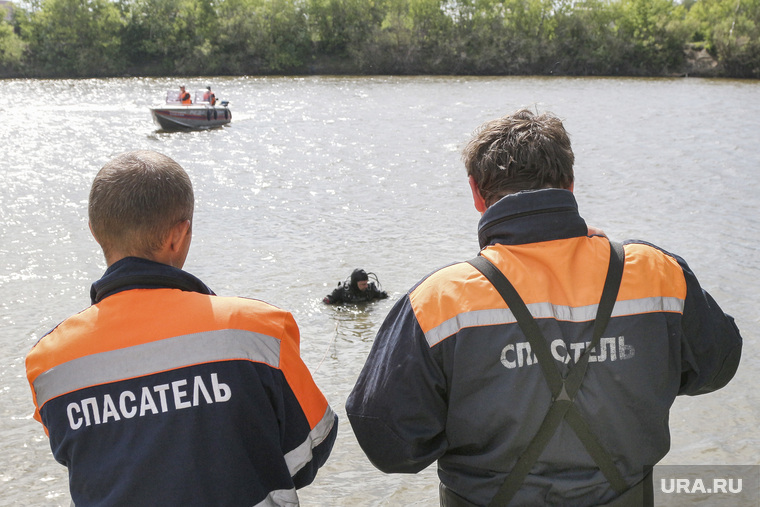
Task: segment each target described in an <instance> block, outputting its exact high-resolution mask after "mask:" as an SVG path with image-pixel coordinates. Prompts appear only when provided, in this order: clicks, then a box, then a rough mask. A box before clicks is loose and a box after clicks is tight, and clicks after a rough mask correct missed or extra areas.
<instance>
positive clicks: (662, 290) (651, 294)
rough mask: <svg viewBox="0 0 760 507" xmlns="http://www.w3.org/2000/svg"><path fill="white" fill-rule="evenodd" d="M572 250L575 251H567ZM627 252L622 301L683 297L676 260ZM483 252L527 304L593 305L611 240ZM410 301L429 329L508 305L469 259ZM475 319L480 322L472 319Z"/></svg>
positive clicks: (643, 249)
mask: <svg viewBox="0 0 760 507" xmlns="http://www.w3.org/2000/svg"><path fill="white" fill-rule="evenodd" d="M568 251H571V252H572V254H571V255H568ZM625 251H626V259H625V268H624V271H623V280H622V282H621V287H620V292H619V294H618V301H627V300H639V299H642V300H643V299H647V298H658V299H662V300H671V299H672V300H680V301H683V300H684V298H685V297H686V281H685V279H684V277H683V272H682V270H681V268H680V266H679V265H678V262H677V261H676V260H675V259H673V258H672V257H670V256H669V255H666V254H664V253H662V252H660V251H658V250H654V249H652V248H651V247H649V246H646V245H639V244H630V245H626V246H625ZM482 255H483V256H485V257H486V258H488V260H490V261H491V262H493V263H494V264H495V265H496V266H497V267H498V268H499V269H500V270H502V272H503V273H504V274H505V275H506V276H507V278H508V279H509V280H510V282H511V283H512V284H513V285H514V286H515V288H516V289H517V291H518V292H519V293H520V296H521V297H522V299H523V300H524V301H525V304H526V305H529V306H530V305H537V304H541V303H551V305H554V306H556V307H566V308H583V307H594V306H595V305H597V304H598V303H599V296H600V294H601V290H602V286H603V285H604V279H605V276H606V270H607V263H608V259H609V243H608V241H607V240H606V239H605V238H600V237H591V238H588V237H580V238H571V239H565V240H556V241H548V242H544V243H532V244H527V245H509V246H506V245H495V246H489V247H487V248H486V249H484V250H483V252H482ZM642 280H646V281H647V282H648V283H642ZM409 299H410V302H411V305H412V308H413V310H414V313H415V315H416V317H417V320H418V322H419V324H420V327H421V328H422V331H423V332H424V333H428V331H430V330H431V329H434V328H436V327H437V326H439V325H440V324H442V323H443V322H446V321H449V320H451V319H456V318H457V316H459V315H462V314H465V313H469V312H478V311H483V310H493V309H505V308H506V303H504V301H503V300H502V298H501V297H500V296H499V294H498V293H497V292H496V290H495V289H493V287H492V286H491V284H490V283H489V282H488V281H487V280H486V279H485V277H483V276H482V275H481V274H480V273H479V272H478V271H477V270H475V268H473V267H472V266H470V265H469V264H467V263H459V264H455V265H453V266H449V267H446V268H443V269H441V270H439V271H438V272H436V273H434V274H432V275H431V276H430V277H428V279H427V280H425V281H424V282H423V283H422V284H421V285H420V286H418V287H417V288H416V289H415V290H414V291H412V293H411V294H410V295H409ZM671 306H672V307H673V308H678V305H675V306H673V305H671ZM635 307H636V305H633V306H632V308H635ZM663 311H671V310H663ZM590 319H593V316H591V317H590ZM473 320H474V321H477V319H469V320H468V322H472V321H473Z"/></svg>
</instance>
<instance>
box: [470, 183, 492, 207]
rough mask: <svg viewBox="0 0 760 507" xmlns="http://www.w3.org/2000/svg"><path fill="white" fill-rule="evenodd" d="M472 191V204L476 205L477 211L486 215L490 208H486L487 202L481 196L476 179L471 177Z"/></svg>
mask: <svg viewBox="0 0 760 507" xmlns="http://www.w3.org/2000/svg"><path fill="white" fill-rule="evenodd" d="M470 190H472V202H473V204H475V209H476V210H478V211H479V212H480V213H485V211H486V209H487V208H488V206H486V200H485V199H483V196H482V195H481V194H480V189H479V188H478V184H477V183H475V178H473V177H472V176H470Z"/></svg>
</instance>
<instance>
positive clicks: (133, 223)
mask: <svg viewBox="0 0 760 507" xmlns="http://www.w3.org/2000/svg"><path fill="white" fill-rule="evenodd" d="M194 206H195V197H194V194H193V185H192V183H191V181H190V177H189V176H188V175H187V173H186V172H185V170H184V169H183V168H182V167H181V166H180V165H179V164H178V163H177V162H175V161H174V160H172V159H171V158H169V157H167V156H166V155H162V154H161V153H158V152H155V151H131V152H127V153H122V154H121V155H118V156H117V157H116V158H114V159H113V160H111V161H109V162H108V163H107V164H106V165H104V166H103V167H102V168H101V169H100V171H99V172H98V174H97V175H96V176H95V180H94V181H93V182H92V188H91V189H90V199H89V207H88V212H89V219H90V227H91V228H92V232H93V234H94V235H95V238H96V239H97V240H98V243H100V246H101V247H102V248H103V252H104V253H105V254H106V257H108V255H109V252H111V251H114V250H117V251H120V252H129V253H130V255H137V256H141V257H146V258H150V257H151V254H152V253H153V252H155V251H157V250H158V249H159V248H160V247H161V245H162V243H163V241H164V239H165V237H166V235H167V233H168V232H169V230H170V229H171V228H172V227H173V226H174V225H176V224H177V223H179V222H182V221H184V220H191V221H192V218H193V208H194Z"/></svg>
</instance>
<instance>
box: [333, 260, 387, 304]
mask: <svg viewBox="0 0 760 507" xmlns="http://www.w3.org/2000/svg"><path fill="white" fill-rule="evenodd" d="M370 274H371V275H372V277H373V278H374V279H375V281H374V282H370V281H369V275H368V274H367V272H366V271H364V270H363V269H360V268H357V269H355V270H354V271H353V273H351V278H350V281H349V280H348V279H347V280H346V281H344V282H338V286H337V287H336V288H335V290H334V291H332V293H331V294H329V295H327V296H325V297H324V298H323V299H322V302H324V303H327V304H336V303H365V302H367V301H372V300H373V299H385V298H387V297H388V293H387V292H385V291H384V290H382V289H380V288H378V285H380V281H379V280H378V279H377V276H376V275H375V274H374V273H370ZM375 282H377V284H375Z"/></svg>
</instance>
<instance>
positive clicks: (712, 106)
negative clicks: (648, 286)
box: [0, 77, 760, 506]
mask: <svg viewBox="0 0 760 507" xmlns="http://www.w3.org/2000/svg"><path fill="white" fill-rule="evenodd" d="M2 83H3V88H4V92H5V93H4V96H5V98H6V101H4V102H3V103H2V104H0V118H2V122H0V181H1V182H2V185H0V233H1V237H2V243H0V259H2V262H1V263H0V435H2V438H0V462H2V466H0V505H68V503H69V498H68V492H67V480H66V473H65V469H64V468H63V467H62V466H60V465H58V464H57V463H56V462H55V461H54V460H53V458H52V455H51V453H50V449H49V446H48V441H47V438H46V437H45V435H44V433H43V430H42V427H41V426H40V425H39V424H38V423H37V422H35V421H34V420H33V419H32V418H31V413H32V402H31V395H30V392H29V388H28V385H27V384H26V380H25V374H24V356H25V355H26V353H27V351H28V350H29V348H31V346H32V345H33V344H34V343H35V341H36V340H37V339H38V337H39V336H40V335H42V334H43V333H45V332H46V331H47V330H48V329H50V328H52V327H53V326H55V325H56V324H57V323H58V322H59V321H60V320H62V319H64V318H65V317H67V316H68V315H69V314H71V313H74V312H77V311H79V310H81V309H83V308H84V307H86V306H87V305H88V304H89V299H88V293H89V285H90V283H91V282H92V281H93V280H95V279H97V278H99V277H100V275H101V274H102V272H103V270H104V269H105V263H104V261H103V259H102V256H101V254H100V251H99V249H98V247H97V245H96V243H95V242H94V241H93V240H92V238H91V237H90V235H89V231H88V228H87V216H86V203H87V194H88V191H89V186H90V183H91V181H92V178H93V176H94V175H95V173H96V172H97V170H98V169H99V168H100V167H101V166H102V165H103V164H104V163H105V162H106V161H108V160H109V159H110V158H112V157H113V156H114V155H116V154H118V153H120V152H123V151H126V150H131V149H153V150H157V151H161V152H163V153H166V154H168V155H169V156H171V157H173V158H174V159H176V160H177V161H178V162H179V163H180V164H182V165H183V166H184V167H185V168H186V170H187V171H188V173H189V174H190V176H191V178H192V179H193V182H194V185H195V192H196V199H197V204H196V215H195V223H194V239H193V245H192V247H191V252H190V256H189V258H188V261H187V264H186V266H185V268H186V269H187V270H188V271H190V272H192V273H194V274H195V275H197V276H199V277H200V278H201V279H202V280H204V281H205V282H206V283H207V284H208V285H209V286H211V287H212V288H213V289H214V290H215V291H216V292H217V293H218V294H220V295H244V296H249V297H254V298H260V299H264V300H267V301H269V302H271V303H274V304H276V305H278V306H281V307H283V308H286V309H288V310H290V311H292V312H293V313H294V315H295V317H296V320H297V321H298V323H299V325H300V327H301V335H302V353H303V356H304V359H305V361H306V363H307V365H308V366H309V368H310V369H311V371H312V373H313V374H314V378H315V379H316V381H317V383H318V384H319V385H320V387H321V388H322V389H323V391H324V392H325V394H326V395H327V397H328V399H329V400H330V402H331V404H332V405H333V407H334V408H335V409H336V411H337V412H338V415H339V417H340V418H341V425H340V431H339V436H338V441H337V443H336V446H335V449H334V451H333V454H332V457H331V459H330V461H329V462H328V464H327V465H326V466H325V467H324V469H323V470H322V471H321V472H320V474H319V476H318V478H317V480H316V482H315V484H314V485H313V486H311V487H309V488H307V489H305V490H302V492H301V493H300V496H301V500H302V503H303V504H304V505H320V506H323V505H324V506H327V505H347V506H348V505H350V506H376V505H389V506H396V505H420V506H435V505H437V478H436V474H435V470H434V467H430V468H428V470H426V471H425V472H423V473H422V474H418V475H416V476H385V475H383V474H381V473H379V472H377V471H376V470H375V469H374V468H373V467H372V466H371V465H370V463H369V462H368V461H367V460H366V458H365V457H364V455H363V454H362V453H361V450H360V449H359V447H358V445H357V443H356V441H355V439H354V437H353V434H352V433H351V430H350V427H349V425H348V422H347V420H346V417H345V412H344V408H343V404H344V402H345V399H346V396H347V395H348V392H349V391H350V388H351V387H352V385H353V382H354V380H355V379H356V376H357V375H358V373H359V370H360V368H361V366H362V364H363V362H364V359H365V357H366V355H367V353H368V351H369V348H370V346H371V343H372V340H373V338H374V335H375V333H376V331H377V329H378V327H379V325H380V323H381V322H382V319H383V317H384V316H385V315H386V314H387V312H388V310H389V309H390V307H391V305H392V304H393V302H394V301H395V300H397V299H398V298H399V297H401V296H402V295H403V294H404V293H405V291H406V290H407V289H408V288H409V287H410V286H411V285H412V284H414V283H415V282H416V281H417V280H418V279H420V278H421V277H422V276H424V275H425V274H427V273H428V272H430V271H431V270H433V269H434V268H436V267H439V266H442V265H444V264H447V263H449V262H453V261H457V260H464V259H466V258H469V257H471V256H472V255H473V254H475V253H476V252H477V248H478V246H477V239H476V227H477V221H478V218H479V216H478V214H477V213H476V212H475V210H474V208H473V207H472V204H471V201H470V196H469V189H468V185H467V180H466V177H465V173H464V169H463V167H462V164H461V162H460V156H459V152H460V150H461V148H462V147H463V145H464V143H466V141H467V140H468V139H469V136H470V134H471V132H472V131H473V130H474V129H475V128H476V127H477V126H478V125H480V124H481V123H482V122H484V121H486V120H490V119H492V118H495V117H497V116H500V115H502V114H504V113H506V112H509V111H512V110H514V109H516V108H517V107H520V106H528V107H531V108H535V109H538V110H541V111H543V110H550V111H553V112H555V113H556V114H558V115H559V116H561V117H562V118H563V119H564V120H565V126H566V128H567V129H568V131H569V132H570V134H571V140H572V142H573V146H574V150H575V153H576V197H577V199H578V202H579V205H580V208H581V213H582V215H583V216H584V217H585V218H586V219H587V221H588V222H589V223H591V224H593V225H596V226H598V227H602V228H603V229H604V230H605V231H606V232H607V234H608V235H609V236H610V237H612V238H615V239H625V238H640V239H646V240H648V241H651V242H653V243H656V244H658V245H660V246H662V247H663V248H665V249H668V250H671V251H673V252H676V253H678V254H680V255H681V256H683V257H684V258H685V259H686V260H687V261H688V262H689V263H690V265H691V267H692V268H693V269H694V271H695V272H696V273H697V275H698V276H699V278H700V281H701V282H702V284H703V285H704V286H705V288H707V289H708V290H709V291H710V292H711V293H712V294H713V296H714V297H715V298H716V299H717V300H718V302H719V303H720V304H721V305H722V306H723V308H724V309H726V311H728V312H729V313H731V314H733V315H734V316H735V317H736V319H737V322H738V325H739V327H740V329H741V330H742V331H743V335H744V337H745V352H744V357H743V361H742V365H741V367H740V370H739V373H738V375H737V377H736V378H735V379H734V380H733V381H732V382H731V384H729V386H728V387H727V388H725V389H724V390H722V391H719V392H717V393H714V394H710V395H706V396H702V397H698V398H689V399H679V400H678V401H677V403H676V405H675V407H674V410H673V412H672V415H671V427H672V438H673V449H672V451H671V452H670V454H669V455H668V456H667V457H666V458H665V461H664V462H665V463H670V464H708V465H720V464H760V461H759V460H760V458H759V457H758V448H760V432H759V431H758V429H757V426H758V422H759V421H760V395H759V394H758V390H757V389H756V388H755V382H754V381H755V380H756V379H757V374H758V370H759V369H760V350H759V348H760V347H759V346H758V344H757V341H758V340H757V339H758V334H759V333H758V320H760V319H759V316H758V299H760V297H759V296H758V294H760V270H759V269H758V261H757V257H758V246H759V245H760V218H758V216H759V215H760V213H759V211H760V210H759V209H758V208H759V207H760V206H759V205H758V190H760V188H759V187H760V184H759V183H758V181H760V178H758V176H759V175H760V150H759V146H758V141H759V140H760V126H759V125H760V123H759V122H758V118H760V84H759V83H758V82H755V81H718V80H698V79H674V80H661V79H652V80H643V79H585V78H582V79H581V78H579V79H569V78H548V79H544V78H447V77H436V78H417V77H412V78H394V77H386V78H379V77H378V78H333V77H310V78H286V77H283V78H276V77H274V78H229V79H216V78H215V79H214V80H213V81H212V82H208V81H207V80H206V79H186V80H185V81H184V83H179V82H177V81H174V80H168V79H113V80H80V81H75V80H54V81H47V80H11V81H3V82H2ZM179 84H185V85H187V86H188V88H190V89H200V88H203V87H205V86H206V85H207V84H211V85H212V86H213V87H214V90H215V92H216V94H217V96H218V97H220V98H221V99H223V100H229V101H230V103H231V109H232V111H233V120H232V123H231V124H230V125H229V126H228V127H225V128H223V129H218V130H212V131H206V132H193V133H163V132H158V131H156V127H155V126H154V125H153V124H152V123H151V120H150V114H149V111H148V106H149V105H151V104H156V103H160V101H161V100H162V98H163V96H164V95H165V92H166V90H167V89H173V88H175V87H176V86H178V85H179ZM355 267H364V268H365V269H367V270H368V271H372V272H374V273H376V274H377V276H378V277H379V279H380V281H381V283H382V285H383V287H384V288H385V289H386V290H388V291H389V292H390V293H391V295H392V297H391V298H390V299H389V300H386V301H381V302H377V303H374V304H371V305H369V306H368V307H366V308H355V307H348V308H334V307H326V306H324V305H323V304H322V303H321V298H322V296H323V295H325V294H327V293H328V292H330V291H331V290H332V288H333V287H334V286H335V284H336V283H337V282H338V281H339V280H342V279H344V278H345V277H346V276H348V274H349V273H350V272H351V270H352V269H353V268H355ZM495 402H498V400H495Z"/></svg>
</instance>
